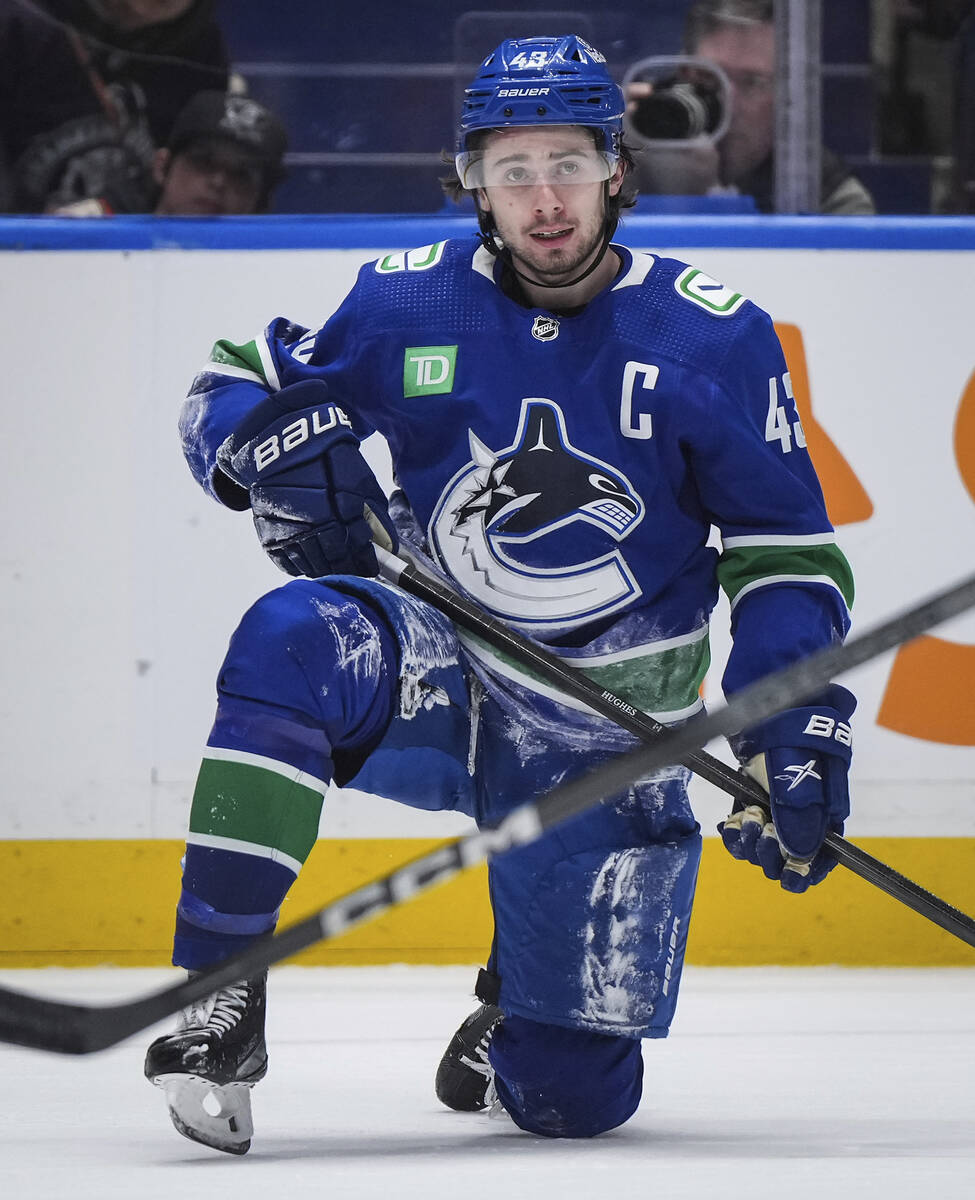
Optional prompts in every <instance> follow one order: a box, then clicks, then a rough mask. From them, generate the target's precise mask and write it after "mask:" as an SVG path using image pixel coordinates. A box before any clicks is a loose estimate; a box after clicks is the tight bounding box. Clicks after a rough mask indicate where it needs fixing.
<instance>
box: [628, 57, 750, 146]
mask: <svg viewBox="0 0 975 1200" xmlns="http://www.w3.org/2000/svg"><path fill="white" fill-rule="evenodd" d="M631 83H643V84H648V85H649V86H650V88H651V89H652V90H651V91H650V92H649V94H648V95H646V96H638V97H637V98H636V99H631V100H630V103H629V104H628V106H627V114H626V121H627V126H628V128H629V131H630V132H631V133H632V134H635V135H636V137H637V138H638V139H639V140H641V141H648V142H656V141H685V140H691V139H694V138H700V137H707V138H710V139H711V140H712V141H717V140H718V138H720V137H721V135H722V134H723V133H724V131H725V129H726V128H727V125H728V118H729V115H730V106H731V105H730V101H731V88H730V85H729V83H728V79H727V76H726V75H725V73H724V72H723V71H722V70H721V68H720V67H718V66H717V65H716V64H715V63H712V62H708V61H707V60H706V59H701V58H697V57H695V56H694V55H666V56H656V57H653V58H644V59H641V60H640V61H639V62H637V63H634V64H633V66H631V67H630V69H629V70H628V71H627V73H626V75H625V77H624V79H623V87H624V91H626V90H627V85H628V84H631ZM628 95H631V93H629V92H628Z"/></svg>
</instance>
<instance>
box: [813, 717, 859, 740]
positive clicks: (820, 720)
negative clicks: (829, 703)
mask: <svg viewBox="0 0 975 1200" xmlns="http://www.w3.org/2000/svg"><path fill="white" fill-rule="evenodd" d="M802 732H803V733H808V734H811V735H812V736H813V737H821V738H835V739H836V741H838V742H839V743H840V745H842V746H852V745H853V730H852V729H851V728H850V727H849V725H847V723H846V722H845V721H836V720H834V719H833V718H832V717H827V716H825V715H824V714H823V713H813V715H812V716H811V717H810V718H809V722H808V724H807V725H806V728H805V729H804V730H803V731H802Z"/></svg>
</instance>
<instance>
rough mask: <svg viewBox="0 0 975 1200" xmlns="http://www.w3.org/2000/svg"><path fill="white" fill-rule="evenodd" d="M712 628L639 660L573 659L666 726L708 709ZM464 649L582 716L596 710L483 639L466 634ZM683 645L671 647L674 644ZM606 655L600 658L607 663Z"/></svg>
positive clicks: (592, 676)
mask: <svg viewBox="0 0 975 1200" xmlns="http://www.w3.org/2000/svg"><path fill="white" fill-rule="evenodd" d="M706 635H707V629H706V628H705V629H704V630H703V633H699V632H698V631H695V633H694V635H693V638H694V640H693V641H689V642H685V641H684V640H683V639H676V638H675V639H668V648H667V649H664V650H661V651H660V652H659V653H654V651H653V648H652V647H653V643H651V644H650V645H648V646H644V647H643V654H642V655H640V656H639V657H632V656H630V657H626V658H624V659H621V660H620V661H618V662H607V663H604V664H601V665H596V662H594V661H593V660H586V659H584V658H583V659H573V658H568V659H565V660H564V661H565V662H566V665H567V666H571V667H575V668H576V669H578V670H580V671H581V673H582V674H583V675H586V676H588V677H589V678H590V679H591V680H592V681H593V682H594V683H597V684H599V686H600V687H603V688H606V689H607V690H608V691H611V692H613V693H614V694H615V695H617V696H622V697H623V699H624V700H627V701H629V703H630V704H632V705H633V706H634V707H635V708H639V709H640V710H641V711H642V712H645V713H650V714H651V715H652V716H654V717H656V719H657V720H658V721H662V722H664V723H665V724H666V723H667V722H672V721H681V720H685V719H686V718H687V717H689V716H693V715H694V713H696V712H698V711H699V710H700V709H701V707H702V702H701V697H700V687H701V682H702V680H703V679H704V676H705V675H706V673H707V669H708V666H709V665H710V661H711V653H710V644H709V642H708V639H707V636H706ZM459 636H460V640H461V643H462V644H463V646H464V648H465V649H466V650H467V651H468V652H469V653H470V654H471V655H472V656H473V657H474V658H476V659H477V660H478V661H479V662H481V663H482V664H483V665H484V666H485V667H487V668H488V669H489V670H490V671H491V672H492V673H493V674H495V675H498V676H500V677H501V678H503V679H510V680H512V681H513V682H515V683H518V684H520V685H521V686H522V687H525V688H528V689H529V690H530V691H533V692H535V693H536V694H537V695H540V696H546V697H547V698H548V699H550V700H557V701H559V703H561V704H564V705H566V707H568V708H572V709H575V710H576V711H577V712H591V711H592V710H591V709H590V708H589V706H588V705H587V704H584V703H583V702H582V701H581V700H576V699H574V698H572V697H569V696H566V695H564V694H563V693H562V692H560V691H559V690H558V688H556V687H554V686H553V685H551V684H549V683H547V682H545V681H544V680H542V679H540V678H538V676H537V675H535V673H534V672H532V671H531V670H529V669H527V668H526V667H524V666H522V665H521V664H520V663H517V662H515V661H514V659H512V658H510V657H509V656H508V655H507V654H504V653H502V652H500V651H498V650H496V649H493V648H489V647H488V646H487V645H486V644H485V643H484V642H482V641H481V640H480V639H479V638H477V637H474V636H472V635H471V634H467V633H460V635H459ZM671 640H672V641H675V642H679V644H678V645H670V642H671ZM603 657H604V656H601V655H600V656H599V658H600V659H602V658H603Z"/></svg>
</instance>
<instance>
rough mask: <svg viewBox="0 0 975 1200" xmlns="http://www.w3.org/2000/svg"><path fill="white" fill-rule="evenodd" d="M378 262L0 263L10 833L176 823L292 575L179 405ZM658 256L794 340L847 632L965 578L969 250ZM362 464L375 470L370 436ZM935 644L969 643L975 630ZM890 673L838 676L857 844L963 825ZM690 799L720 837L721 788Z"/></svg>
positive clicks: (2, 592) (972, 266)
mask: <svg viewBox="0 0 975 1200" xmlns="http://www.w3.org/2000/svg"><path fill="white" fill-rule="evenodd" d="M391 248H393V247H389V246H382V247H377V248H376V250H375V251H370V250H345V251H334V250H301V251H272V250H262V251H259V252H244V251H235V252H228V251H203V250H195V251H192V252H183V251H179V250H173V251H159V250H156V251H152V252H141V251H137V252H122V251H98V252H76V251H46V252H43V253H9V252H7V253H3V254H2V255H0V259H2V261H0V273H2V275H0V278H2V280H3V284H2V289H0V318H2V326H0V328H2V329H3V330H4V333H3V335H2V336H3V352H4V353H3V356H4V362H5V369H6V379H5V387H4V398H3V401H2V403H3V413H4V428H5V435H6V449H7V454H6V455H5V463H4V470H3V472H2V476H3V478H2V483H0V489H2V491H0V498H2V503H3V511H4V513H5V515H6V520H5V521H4V523H3V531H2V534H0V538H2V542H0V581H2V586H0V619H2V623H3V628H4V630H5V636H4V650H3V656H2V681H3V688H2V693H0V755H2V762H3V765H4V773H5V784H6V786H5V788H4V792H3V796H2V799H0V838H11V839H17V838H84V837H92V838H130V837H180V836H181V835H182V833H183V831H184V830H185V823H186V816H187V813H188V805H189V799H190V794H191V791H192V785H193V779H194V776H195V773H196V769H197V765H198V759H199V752H200V748H201V746H202V745H203V743H204V741H205V738H206V735H207V733H208V730H209V726H210V722H211V719H212V713H213V702H214V683H213V681H214V678H215V675H216V671H217V668H218V666H219V664H220V661H221V658H222V655H223V650H224V647H225V645H226V642H227V639H228V637H229V636H230V634H231V632H232V631H233V629H234V627H235V625H236V622H237V620H238V619H239V616H240V614H241V613H242V612H243V610H244V609H245V608H246V607H247V606H248V605H249V604H250V603H251V602H252V601H253V600H254V599H256V597H257V596H259V595H260V594H262V593H263V592H264V591H266V590H268V589H269V588H272V587H275V586H277V585H279V584H280V583H282V582H284V576H282V575H281V574H280V573H279V572H278V571H276V570H275V568H274V567H273V566H272V565H271V564H270V563H269V562H268V561H266V560H265V558H264V556H263V554H262V553H261V551H260V549H259V547H258V546H257V543H256V540H255V538H254V535H253V532H252V529H251V526H250V522H249V520H248V518H247V516H246V515H241V514H236V513H230V512H228V511H223V510H221V509H220V508H219V507H218V506H217V505H216V504H214V503H213V502H212V501H210V500H209V499H208V498H207V497H206V496H204V495H203V493H202V492H201V491H199V489H198V488H197V487H196V485H195V483H194V482H193V481H192V479H191V477H190V475H189V473H188V471H187V470H186V468H185V466H184V464H183V461H182V458H181V455H180V449H179V442H178V438H177V435H176V418H177V412H178V408H179V404H180V402H181V399H182V396H183V395H184V394H185V391H186V389H187V386H188V384H189V382H190V380H191V379H192V377H193V375H194V373H195V371H196V369H197V368H198V367H199V365H200V364H201V363H202V362H203V361H204V360H205V358H206V356H207V353H208V350H209V348H210V346H211V344H212V343H213V342H214V341H215V340H216V338H217V337H227V338H230V339H232V340H236V341H245V340H247V339H248V338H249V337H251V336H253V335H254V334H255V333H256V332H257V331H258V330H259V329H260V328H261V327H262V326H263V325H264V324H265V322H266V321H267V320H269V319H270V318H272V317H273V316H276V315H287V316H289V317H291V318H292V319H295V320H298V321H301V322H303V323H305V324H308V325H317V324H319V323H321V322H322V321H323V320H324V319H325V318H326V317H327V316H328V315H329V313H330V312H331V311H332V310H333V309H334V308H335V307H336V305H337V304H338V302H339V301H340V299H341V298H342V296H343V295H344V294H345V292H346V291H347V290H348V288H349V286H350V285H351V283H352V282H353V280H354V277H355V273H356V270H357V268H358V266H359V265H360V264H361V263H362V262H365V261H368V260H369V259H370V258H373V257H375V256H376V254H377V253H380V252H384V251H386V250H389V249H391ZM647 248H652V249H664V248H662V247H647ZM675 255H676V256H677V257H680V258H682V259H685V260H687V261H690V262H693V263H694V264H695V265H697V266H700V267H701V268H702V269H704V270H705V271H707V272H708V273H710V274H712V275H714V276H716V277H718V278H720V279H721V280H723V281H724V282H727V283H729V284H731V285H733V286H734V287H736V288H738V289H740V290H742V291H744V292H745V293H746V294H748V295H750V296H751V297H752V298H753V299H755V300H756V301H757V302H758V303H760V304H761V305H762V306H763V307H765V308H767V309H768V310H769V311H771V312H772V314H773V316H774V317H775V318H776V320H777V321H783V322H788V323H792V324H795V325H798V326H799V327H800V328H801V331H802V335H803V339H804V344H805V351H806V357H807V363H808V366H809V372H810V383H811V390H812V400H813V408H814V412H815V415H816V417H817V419H818V421H819V423H820V424H821V425H822V426H823V427H824V428H825V429H826V431H827V432H828V433H829V435H830V437H831V438H832V439H833V441H834V442H835V443H836V445H837V446H838V447H839V449H840V450H841V451H842V453H843V455H844V456H845V457H846V459H847V460H848V462H849V463H850V464H851V465H852V466H853V467H854V469H855V471H856V473H857V475H858V477H859V479H860V480H861V482H862V483H863V485H864V487H865V488H866V490H867V492H868V493H869V495H870V498H871V500H872V502H873V505H874V513H873V516H872V517H871V518H870V519H869V520H868V521H866V522H863V523H861V524H858V525H851V526H846V527H843V528H841V529H840V531H839V536H840V541H841V544H842V545H843V547H844V549H845V550H846V551H847V553H848V555H849V557H850V558H851V560H852V562H853V566H854V570H855V573H856V577H857V584H858V600H857V606H856V610H855V617H856V626H855V627H856V628H858V629H866V628H868V627H869V626H870V625H871V624H873V623H875V622H876V621H878V620H880V619H881V618H884V617H886V616H888V615H889V614H891V613H892V612H894V611H896V610H898V609H900V608H902V607H905V606H907V605H909V604H911V603H913V602H915V601H916V600H918V599H919V598H922V597H924V596H925V595H927V594H928V593H930V592H932V591H934V590H936V589H937V588H939V587H941V586H943V585H945V584H947V583H950V582H952V581H954V580H955V579H957V578H959V577H960V576H962V575H963V574H965V573H966V572H968V571H970V570H971V567H972V560H973V556H972V553H971V551H972V547H973V546H975V508H973V504H972V500H971V497H970V496H969V495H968V493H967V491H966V490H965V486H964V484H963V482H962V479H961V478H960V475H959V471H958V466H957V463H956V462H955V458H954V451H953V443H952V437H953V428H954V422H955V418H956V414H957V410H958V405H959V400H960V398H961V395H962V392H963V390H964V388H965V386H966V383H967V381H968V380H969V377H970V376H971V375H972V372H973V368H975V342H973V338H972V300H973V297H975V255H972V254H966V253H950V252H947V251H924V252H916V251H903V250H901V251H896V250H890V251H886V250H754V249H714V248H707V247H702V248H701V249H699V250H687V249H681V250H680V251H676V252H675ZM372 453H375V455H376V457H375V460H374V461H376V462H377V464H379V468H380V471H381V472H386V471H387V468H386V466H385V459H384V455H383V454H382V448H381V447H380V448H379V449H378V450H374V451H373V452H372ZM724 611H725V610H723V609H719V613H718V617H717V621H716V629H715V638H714V646H715V651H716V657H717V658H720V657H721V655H722V653H723V651H724V649H725V647H726V642H725V635H724V632H723V627H724V624H725V621H726V618H725V616H724ZM938 636H939V637H942V638H950V639H951V640H954V641H956V642H958V643H963V644H965V645H971V644H973V643H975V617H973V616H971V615H970V614H969V615H968V616H966V617H963V618H959V619H957V620H956V621H954V622H952V623H950V624H949V625H946V626H944V627H943V628H941V629H939V630H938ZM891 661H892V655H887V656H885V657H884V658H883V659H881V660H879V661H878V662H877V663H876V664H874V665H873V666H871V667H868V668H863V669H861V670H860V671H858V672H857V673H856V674H855V675H854V676H851V677H850V680H849V681H848V682H850V685H851V686H852V687H853V689H854V690H855V691H856V692H857V693H858V695H859V697H860V709H859V714H858V719H857V736H858V744H857V752H856V761H855V768H854V785H855V796H856V807H855V814H854V818H853V819H852V820H851V822H850V824H849V825H848V827H847V828H848V832H849V833H850V834H851V835H852V836H855V835H858V834H859V835H861V836H866V835H874V834H878V835H879V834H892V833H895V834H896V833H903V834H936V835H967V836H971V835H973V834H975V748H972V747H958V746H949V745H943V744H936V743H931V742H925V741H922V740H919V739H917V738H912V737H907V736H904V735H902V734H896V733H893V732H891V731H889V730H887V729H883V728H881V727H879V726H878V725H877V724H876V714H877V710H878V707H879V704H880V699H881V696H882V693H883V689H884V685H885V682H886V679H887V676H888V673H889V670H890V664H891ZM713 749H715V751H716V752H719V753H723V751H722V750H721V749H720V748H719V747H714V748H713ZM702 789H703V790H702ZM697 790H698V793H699V795H700V812H699V816H700V818H701V820H702V824H704V826H705V831H706V832H709V831H710V827H711V826H712V825H713V822H712V820H711V815H712V809H713V813H714V814H715V816H717V815H719V814H720V812H721V811H722V810H723V806H724V805H723V800H722V799H721V797H719V796H716V795H715V794H714V793H712V792H711V789H709V788H707V786H706V785H702V787H701V788H698V789H697ZM328 814H329V816H328V820H327V822H326V824H325V826H324V827H323V833H325V834H327V836H331V837H341V836H349V837H370V836H372V837H375V836H385V837H397V836H410V835H412V836H436V835H438V834H440V833H443V834H449V833H454V832H459V831H461V830H463V829H464V828H466V827H467V822H465V821H464V819H463V818H457V817H450V816H442V815H437V814H433V815H431V814H423V813H419V812H415V811H413V810H405V809H402V810H401V809H398V808H397V807H396V806H393V805H389V804H386V803H385V802H380V801H376V800H374V799H372V798H364V797H361V796H358V795H354V794H353V795H351V796H346V797H335V798H334V799H333V800H330V802H329V805H328Z"/></svg>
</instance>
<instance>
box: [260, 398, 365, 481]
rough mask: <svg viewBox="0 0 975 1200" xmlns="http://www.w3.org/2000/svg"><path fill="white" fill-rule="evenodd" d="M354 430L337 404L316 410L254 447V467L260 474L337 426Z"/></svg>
mask: <svg viewBox="0 0 975 1200" xmlns="http://www.w3.org/2000/svg"><path fill="white" fill-rule="evenodd" d="M339 424H341V425H345V426H346V427H347V428H348V429H351V428H352V422H351V421H350V420H349V418H348V417H347V416H346V415H345V413H344V412H343V411H342V409H340V408H339V406H338V405H337V404H330V405H329V406H328V408H326V409H325V410H324V415H323V414H322V411H321V410H320V409H317V408H316V409H315V410H314V412H313V413H312V414H311V416H310V417H299V419H298V420H297V421H292V422H291V424H290V425H285V427H284V429H282V430H281V433H280V434H277V433H272V434H271V436H270V437H269V438H266V439H265V440H264V441H263V442H259V443H258V444H257V445H256V446H255V447H254V466H255V467H256V468H257V470H258V472H260V471H263V470H264V468H265V467H269V466H270V465H271V463H273V462H277V460H278V459H279V458H281V456H282V455H284V454H288V453H290V452H291V451H292V450H295V449H297V448H298V447H299V446H301V445H303V444H304V443H305V442H307V441H308V439H309V438H310V437H314V436H316V435H317V434H320V433H328V432H329V430H330V429H334V428H335V427H336V426H337V425H339Z"/></svg>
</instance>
